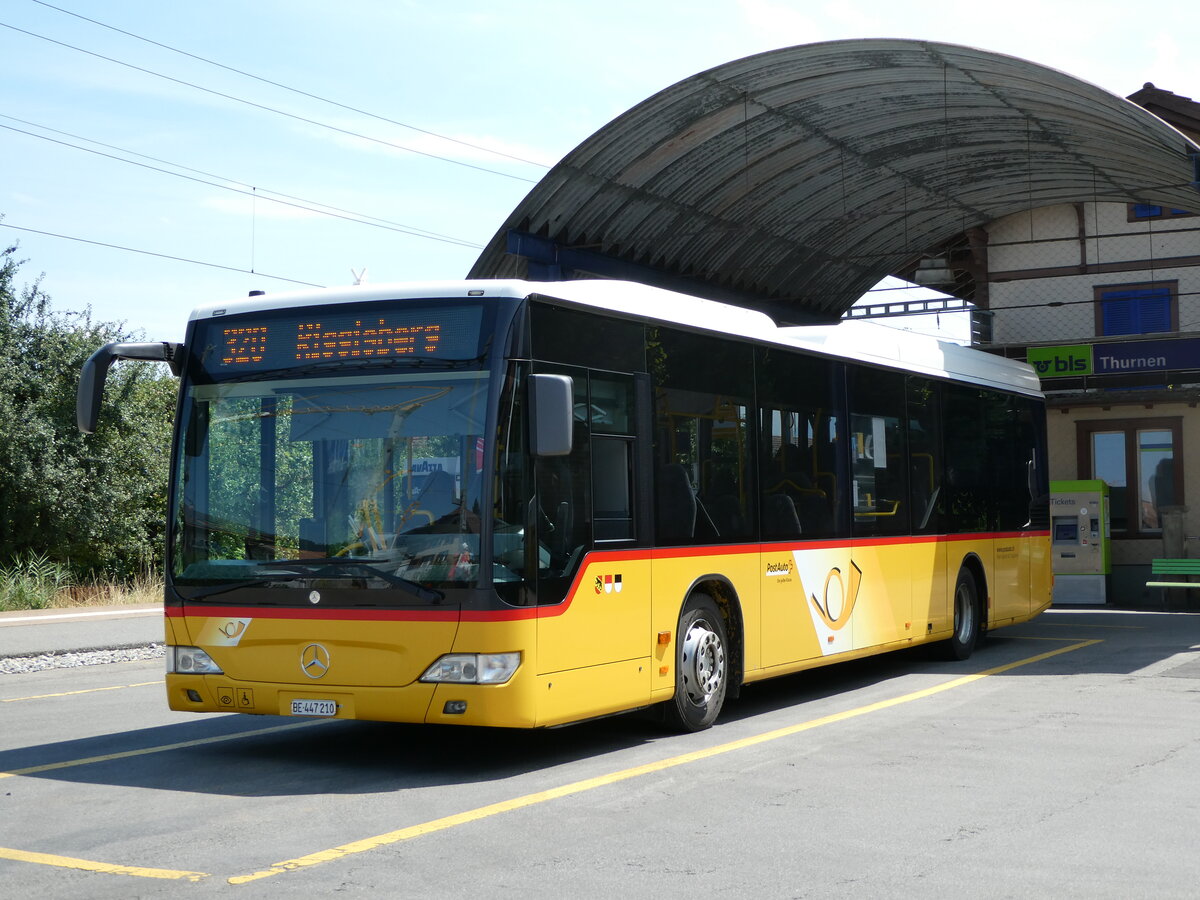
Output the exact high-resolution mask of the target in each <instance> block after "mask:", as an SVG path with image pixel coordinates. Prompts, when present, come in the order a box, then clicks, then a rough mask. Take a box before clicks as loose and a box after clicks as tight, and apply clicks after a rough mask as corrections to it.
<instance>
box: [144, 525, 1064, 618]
mask: <svg viewBox="0 0 1200 900" xmlns="http://www.w3.org/2000/svg"><path fill="white" fill-rule="evenodd" d="M1049 536H1050V532H1049V531H996V532H979V533H977V534H950V535H946V534H931V535H905V536H898V537H877V538H865V539H852V540H824V541H822V540H816V541H795V542H791V543H781V542H777V543H770V544H722V545H712V546H707V547H657V548H653V549H637V550H594V551H592V552H590V553H588V554H587V555H586V556H584V558H583V561H582V562H581V563H580V566H579V569H578V570H577V571H576V572H575V577H574V578H573V579H572V581H571V587H570V589H569V590H568V591H567V597H566V600H565V601H564V602H562V603H556V604H553V605H549V606H527V607H514V608H511V609H490V610H474V609H468V610H461V611H459V610H450V609H302V608H300V607H278V606H187V605H186V604H185V605H184V606H167V607H165V608H164V613H165V614H166V615H167V616H168V617H170V618H183V617H185V616H197V617H205V618H231V619H232V618H257V619H308V620H324V621H352V622H353V621H360V622H458V621H461V622H518V621H521V620H524V619H548V618H554V617H556V616H561V615H563V614H565V613H566V611H567V610H568V609H569V608H570V606H571V602H572V600H573V599H574V597H575V595H576V594H577V593H578V592H579V588H580V585H581V584H582V582H583V573H584V571H585V570H586V569H587V567H588V566H589V565H594V564H597V563H599V564H604V563H622V562H633V561H638V560H646V559H652V560H663V561H666V560H670V559H691V558H694V557H697V556H742V555H745V554H748V553H754V554H758V553H791V552H793V551H796V550H831V549H838V548H844V549H847V550H854V549H855V548H858V547H889V546H896V545H899V544H929V543H936V542H938V541H946V542H961V541H984V540H1011V539H1013V538H1031V537H1049Z"/></svg>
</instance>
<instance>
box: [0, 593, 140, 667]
mask: <svg viewBox="0 0 1200 900" xmlns="http://www.w3.org/2000/svg"><path fill="white" fill-rule="evenodd" d="M162 642H163V618H162V604H160V603H153V604H150V605H148V606H98V607H87V608H81V609H36V610H19V611H17V612H0V659H4V658H6V657H13V656H22V657H23V656H40V655H42V654H46V653H79V652H84V651H88V650H114V649H124V648H127V647H144V646H146V645H148V644H161V643H162Z"/></svg>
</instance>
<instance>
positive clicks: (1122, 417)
mask: <svg viewBox="0 0 1200 900" xmlns="http://www.w3.org/2000/svg"><path fill="white" fill-rule="evenodd" d="M1198 188H1200V104H1198V103H1196V102H1194V101H1192V100H1191V99H1189V98H1187V97H1183V96H1178V95H1176V94H1173V93H1172V92H1170V91H1168V90H1164V89H1161V88H1158V87H1155V86H1154V85H1149V84H1148V85H1146V86H1145V87H1144V88H1143V89H1142V90H1140V91H1138V92H1137V93H1135V94H1134V95H1132V96H1131V97H1129V98H1123V97H1118V96H1115V95H1113V94H1110V93H1108V92H1107V91H1104V90H1102V89H1101V88H1098V87H1096V86H1095V85H1091V84H1088V83H1086V82H1083V81H1080V80H1079V79H1076V78H1074V77H1073V76H1071V75H1069V74H1066V73H1063V72H1060V71H1058V70H1055V69H1052V68H1049V67H1046V66H1042V65H1039V64H1037V63H1033V62H1029V61H1027V60H1021V59H1017V58H1014V57H1010V56H1005V55H1002V54H995V53H990V52H988V51H984V50H979V49H975V48H969V47H960V46H955V45H949V44H940V43H934V42H929V41H911V40H852V41H833V42H828V43H822V44H811V45H804V46H799V47H790V48H784V49H782V50H776V51H771V52H769V53H763V54H759V55H757V56H752V57H748V58H746V59H741V60H735V61H733V62H730V63H726V64H724V65H722V66H718V67H716V68H714V69H711V70H708V71H706V72H701V73H699V74H697V75H694V76H692V77H690V78H687V79H684V80H683V81H681V82H679V83H678V84H675V85H672V86H670V87H668V88H666V89H664V90H663V91H661V92H659V93H658V94H656V95H654V96H653V97H650V98H648V99H647V100H645V101H644V102H642V103H641V104H638V105H637V106H635V107H633V108H632V109H630V110H629V111H627V112H626V113H623V114H622V115H620V116H618V117H617V118H616V119H614V120H613V121H612V122H611V123H609V124H608V125H606V126H604V127H603V128H602V129H600V130H599V131H598V132H597V133H596V134H594V135H593V136H592V137H590V138H588V139H587V140H586V141H584V142H583V143H582V144H580V145H579V147H577V148H576V149H575V150H573V151H571V152H570V153H569V154H567V156H566V157H564V158H563V160H562V161H561V162H560V163H559V164H558V165H556V166H555V167H554V168H553V169H552V170H551V171H550V172H549V173H548V174H547V175H546V176H545V177H544V178H543V179H542V181H541V182H540V183H539V184H538V185H537V186H535V187H534V189H533V190H532V191H531V192H530V193H529V195H528V196H527V197H526V198H525V199H524V200H523V201H522V202H521V203H520V204H518V206H517V207H516V208H515V209H514V210H513V212H512V213H511V214H510V216H509V217H508V219H507V220H506V221H505V223H504V224H503V225H502V226H501V228H500V229H499V230H498V231H497V233H496V235H495V236H494V237H493V239H492V240H491V242H490V243H489V244H488V246H487V247H486V248H485V250H484V251H483V253H482V254H481V255H480V257H479V259H478V260H477V261H476V263H475V265H474V267H473V268H472V270H471V272H470V277H480V278H489V277H516V278H527V279H531V280H539V279H545V280H557V279H563V278H568V279H569V278H624V279H629V280H634V281H642V282H646V283H650V284H655V285H657V286H660V287H666V288H670V289H673V290H679V291H683V292H686V293H691V294H696V295H698V296H702V297H707V298H709V299H714V300H721V301H724V302H727V303H736V304H740V305H744V306H747V307H750V308H754V309H757V310H760V311H762V312H765V313H767V314H768V315H770V316H772V318H774V319H775V320H776V321H777V322H779V323H780V324H808V323H819V322H830V321H836V320H837V319H838V318H840V317H842V316H843V315H844V314H846V313H847V312H848V311H849V310H850V309H851V307H853V306H854V304H855V303H856V301H858V300H859V298H860V297H862V296H863V295H864V294H866V293H867V292H868V291H869V290H870V289H871V288H872V287H873V286H874V285H876V284H877V283H878V282H879V281H880V280H881V279H883V278H884V277H886V276H888V275H896V276H899V277H900V278H903V279H905V280H907V281H910V282H915V283H921V284H928V285H930V286H935V287H936V288H937V289H938V290H940V291H942V292H943V293H944V294H945V295H947V296H948V297H949V298H950V300H952V301H956V302H958V303H959V304H960V305H959V307H957V308H959V309H972V310H974V311H975V312H974V313H973V315H972V318H973V321H974V322H975V327H974V328H973V329H972V332H973V339H972V343H974V344H976V345H977V346H979V347H981V348H982V349H987V350H990V351H993V352H996V353H1000V354H1003V355H1007V356H1010V357H1016V358H1022V359H1027V360H1028V361H1029V362H1031V363H1032V364H1033V365H1034V366H1035V367H1036V368H1037V370H1038V371H1039V373H1040V374H1041V375H1042V378H1043V386H1044V388H1045V390H1046V391H1047V395H1048V397H1049V407H1050V413H1049V425H1050V442H1051V473H1050V474H1051V478H1052V479H1056V480H1074V479H1085V478H1102V479H1104V480H1106V481H1107V482H1109V484H1110V485H1111V489H1112V492H1113V521H1112V527H1113V537H1114V541H1113V563H1114V566H1113V584H1112V591H1111V594H1110V595H1111V597H1112V598H1113V600H1114V602H1119V603H1121V604H1123V605H1141V604H1156V603H1158V602H1160V598H1159V597H1158V596H1157V595H1154V596H1152V595H1151V592H1148V591H1147V590H1146V588H1145V581H1146V580H1147V576H1148V575H1149V561H1150V560H1151V559H1152V558H1154V557H1157V556H1163V555H1170V556H1176V555H1185V554H1186V553H1187V552H1188V550H1189V549H1190V550H1191V554H1190V555H1196V556H1200V539H1197V540H1196V541H1195V542H1193V543H1192V545H1191V546H1190V547H1186V546H1173V547H1169V548H1164V538H1163V535H1164V529H1163V517H1164V511H1171V510H1178V509H1180V508H1181V507H1185V508H1186V510H1187V512H1186V513H1185V514H1184V518H1183V528H1182V533H1181V536H1180V538H1179V541H1177V543H1182V544H1187V543H1188V542H1187V541H1186V540H1183V538H1184V537H1186V535H1193V534H1194V535H1200V452H1197V448H1200V410H1198V408H1197V401H1200V238H1198V235H1200V217H1198V216H1195V215H1193V211H1198V212H1200V193H1198ZM881 306H883V307H884V310H883V312H884V313H885V314H886V313H887V312H889V310H888V309H887V307H888V306H889V304H886V303H885V304H881ZM901 306H903V304H901ZM944 308H945V309H947V310H948V311H949V310H951V309H952V308H954V307H952V306H950V305H945V306H944ZM901 311H908V312H911V311H912V310H901ZM1193 495H1194V496H1193ZM1170 515H1171V516H1172V523H1173V524H1172V529H1171V531H1172V533H1175V532H1176V531H1179V529H1178V528H1176V527H1175V526H1176V525H1178V524H1179V518H1178V516H1179V514H1178V512H1170Z"/></svg>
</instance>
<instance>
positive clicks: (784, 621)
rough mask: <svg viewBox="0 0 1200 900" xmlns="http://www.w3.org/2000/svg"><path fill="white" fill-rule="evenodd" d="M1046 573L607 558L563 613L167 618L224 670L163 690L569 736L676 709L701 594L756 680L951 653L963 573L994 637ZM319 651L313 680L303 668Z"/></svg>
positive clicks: (214, 708)
mask: <svg viewBox="0 0 1200 900" xmlns="http://www.w3.org/2000/svg"><path fill="white" fill-rule="evenodd" d="M1049 560H1050V556H1049V535H1048V533H1046V532H1044V531H1037V532H1014V533H1008V534H986V535H955V536H928V537H904V538H872V539H859V540H841V541H818V542H805V543H773V544H747V545H736V546H729V547H692V548H659V549H653V550H651V549H641V550H631V551H607V552H606V551H598V552H592V553H590V554H588V556H587V557H586V558H585V560H584V561H583V563H582V564H581V566H580V569H579V572H578V573H577V575H576V576H575V580H574V582H573V584H572V585H571V589H570V590H569V591H568V593H567V596H566V599H565V600H564V601H563V602H562V603H561V604H556V605H554V606H543V607H530V608H513V609H506V610H497V611H489V612H469V611H464V612H461V613H459V612H457V611H450V610H447V611H438V610H420V611H412V612H406V611H398V610H369V609H361V608H359V609H352V610H318V609H315V608H314V609H303V610H297V609H289V608H283V607H210V606H207V605H205V606H202V605H199V604H196V605H192V606H187V607H181V608H168V610H167V620H166V637H167V643H168V644H172V645H192V646H198V647H200V648H202V649H203V650H205V651H206V652H207V653H208V654H209V655H210V656H211V657H212V658H213V660H214V661H215V662H216V663H217V665H218V666H220V667H221V669H222V670H223V672H224V674H221V675H189V674H169V675H167V694H168V698H169V703H170V706H171V708H172V709H176V710H186V711H191V712H235V711H236V712H243V713H255V714H260V715H290V714H292V701H293V700H324V701H330V700H332V701H334V702H335V703H336V704H337V707H336V714H335V716H336V717H337V718H345V719H369V720H376V721H394V722H440V723H449V724H461V725H489V726H504V727H518V728H533V727H545V726H553V725H561V724H566V723H568V722H574V721H580V720H584V719H589V718H594V717H597V716H603V715H608V714H611V713H616V712H621V711H625V710H630V709H636V708H638V707H644V706H647V705H650V704H653V703H656V702H659V701H664V700H669V699H670V698H671V697H672V696H673V693H674V690H675V671H674V667H675V660H676V641H677V638H678V635H677V634H676V633H675V632H676V628H677V625H678V622H679V616H680V610H681V608H682V606H683V603H684V601H685V600H686V599H687V597H688V596H689V595H690V594H691V593H692V592H693V591H703V592H706V593H710V594H715V595H717V596H715V597H714V599H715V600H717V602H718V603H719V604H722V606H723V607H724V608H725V610H726V617H727V619H729V621H730V623H731V626H732V627H731V633H730V646H731V648H732V650H731V652H733V654H734V656H735V660H734V664H735V667H736V671H738V672H740V680H741V681H742V682H744V683H749V682H754V681H759V680H762V679H765V678H770V677H772V676H776V675H782V674H786V673H790V672H797V671H801V670H804V669H808V668H813V667H815V666H821V665H826V664H829V663H834V662H838V661H842V660H849V659H855V658H859V657H863V656H868V655H872V654H876V653H881V652H886V651H888V650H893V649H900V648H903V647H910V646H914V645H916V644H921V643H927V642H934V641H941V640H946V639H948V638H949V637H950V636H951V632H952V628H953V619H954V617H953V603H952V601H953V593H954V589H955V581H956V578H957V574H958V572H959V570H960V568H961V567H963V566H968V567H972V568H973V571H974V572H976V573H977V579H981V583H980V584H979V589H980V591H981V593H982V594H983V595H984V596H985V598H986V611H987V627H988V628H996V627H1000V626H1003V625H1010V624H1014V623H1017V622H1023V621H1027V620H1028V619H1031V618H1033V617H1034V616H1036V615H1038V614H1039V613H1041V612H1042V611H1043V610H1045V609H1046V608H1047V607H1048V606H1049V605H1050V598H1051V587H1052V585H1051V575H1050V566H1049ZM314 645H319V647H320V651H318V650H315V649H310V648H313V646H314ZM512 651H520V653H521V654H522V658H521V665H520V667H519V668H518V669H517V671H516V673H515V675H514V676H513V677H512V678H511V679H510V680H509V681H508V682H507V683H506V684H502V685H480V684H447V683H441V684H430V683H425V682H422V681H421V680H420V678H421V675H422V673H423V672H424V671H425V670H426V669H427V667H429V666H430V665H431V664H432V663H433V662H434V661H435V660H437V659H438V657H440V656H441V655H442V654H445V653H451V652H457V653H506V652H512ZM318 653H323V654H324V656H322V657H320V659H319V661H318V663H317V664H315V665H312V666H310V668H309V670H308V672H307V673H306V670H305V668H304V663H305V655H306V654H308V655H309V656H312V655H314V654H318ZM314 676H318V677H314ZM448 702H450V703H452V704H453V703H454V702H458V703H459V704H462V703H465V709H462V711H461V712H447V711H446V710H447V703H448ZM459 708H462V707H461V705H460V707H459Z"/></svg>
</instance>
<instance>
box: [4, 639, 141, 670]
mask: <svg viewBox="0 0 1200 900" xmlns="http://www.w3.org/2000/svg"><path fill="white" fill-rule="evenodd" d="M162 657H163V645H162V644H148V645H146V646H142V647H117V648H114V649H111V650H80V651H75V652H71V653H42V654H39V655H38V656H9V657H4V658H2V659H0V675H24V674H26V673H28V672H40V671H41V670H42V669H73V668H75V667H76V666H100V665H104V664H105V663H116V662H136V661H137V660H142V659H162Z"/></svg>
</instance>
